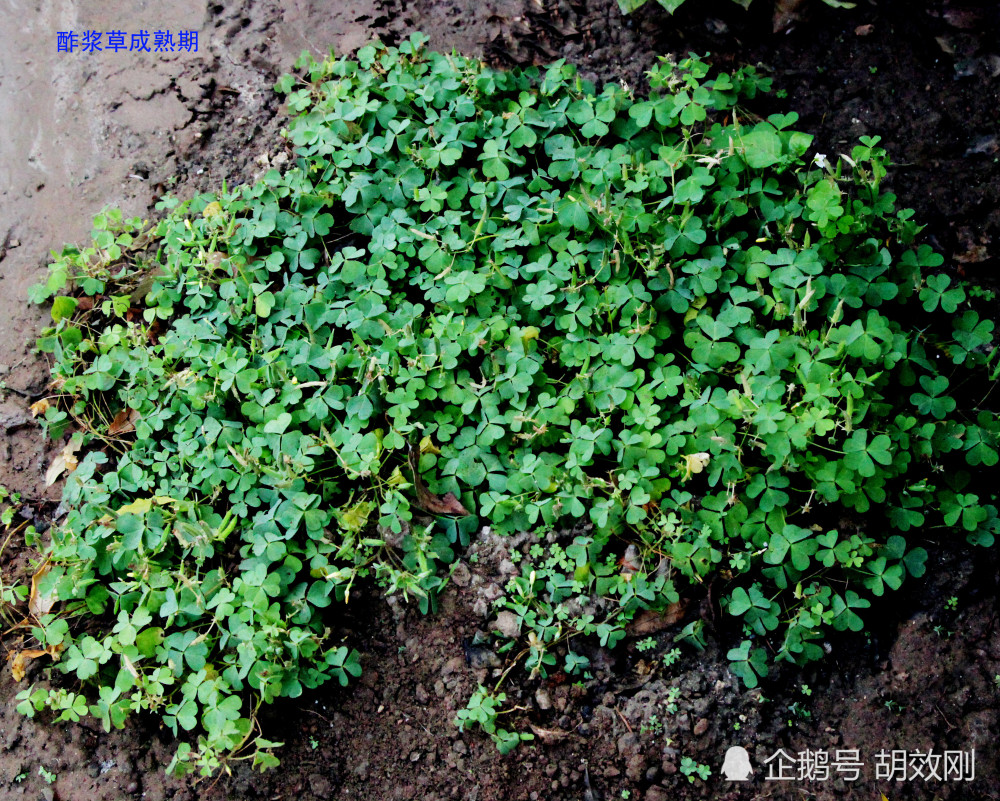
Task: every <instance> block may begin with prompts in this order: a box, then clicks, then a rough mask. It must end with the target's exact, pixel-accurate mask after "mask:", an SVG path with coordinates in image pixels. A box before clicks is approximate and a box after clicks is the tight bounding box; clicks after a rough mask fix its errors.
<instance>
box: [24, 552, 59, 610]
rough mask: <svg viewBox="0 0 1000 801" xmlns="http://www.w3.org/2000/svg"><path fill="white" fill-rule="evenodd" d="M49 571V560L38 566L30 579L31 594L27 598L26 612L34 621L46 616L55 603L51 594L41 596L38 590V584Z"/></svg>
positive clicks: (50, 567)
mask: <svg viewBox="0 0 1000 801" xmlns="http://www.w3.org/2000/svg"><path fill="white" fill-rule="evenodd" d="M51 569H52V565H51V564H50V563H49V560H48V559H46V560H45V561H44V562H42V564H41V565H40V566H39V568H38V570H36V571H35V575H33V576H32V577H31V594H30V595H29V596H28V612H29V613H30V614H31V616H32V617H34V618H35V619H36V620H37V619H38V618H40V617H41V616H42V615H47V614H48V613H49V612H50V611H51V610H52V605H53V604H54V603H55V602H56V599H55V596H54V595H53V594H52V593H47V594H45V595H42V593H41V592H40V591H39V589H38V584H39V582H40V581H41V580H42V579H43V578H45V576H46V575H47V574H48V572H49V570H51Z"/></svg>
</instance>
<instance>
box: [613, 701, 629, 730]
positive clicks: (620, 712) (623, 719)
mask: <svg viewBox="0 0 1000 801" xmlns="http://www.w3.org/2000/svg"><path fill="white" fill-rule="evenodd" d="M615 712H617V713H618V717H620V718H621V719H622V723H624V724H625V728H626V729H628V731H629V734H631V733H632V726H631V725H630V724H629V722H628V721H627V720H626V719H625V716H624V715H623V714H622V711H621V710H620V709H619V708H618V707H615Z"/></svg>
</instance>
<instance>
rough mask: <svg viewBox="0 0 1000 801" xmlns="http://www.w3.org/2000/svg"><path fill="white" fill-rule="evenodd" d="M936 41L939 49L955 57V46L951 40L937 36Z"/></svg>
mask: <svg viewBox="0 0 1000 801" xmlns="http://www.w3.org/2000/svg"><path fill="white" fill-rule="evenodd" d="M934 41H935V42H937V43H938V47H940V48H941V50H942V51H943V52H945V53H947V54H948V55H949V56H953V55H955V46H954V45H953V44H952V43H951V40H950V39H948V37H947V36H935V37H934Z"/></svg>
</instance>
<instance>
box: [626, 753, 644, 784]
mask: <svg viewBox="0 0 1000 801" xmlns="http://www.w3.org/2000/svg"><path fill="white" fill-rule="evenodd" d="M645 773H646V758H645V757H644V756H643V755H642V754H635V755H633V756H630V757H629V758H628V762H627V763H626V764H625V775H626V776H627V777H628V779H629V781H633V782H638V781H641V780H642V777H643V776H644V775H645Z"/></svg>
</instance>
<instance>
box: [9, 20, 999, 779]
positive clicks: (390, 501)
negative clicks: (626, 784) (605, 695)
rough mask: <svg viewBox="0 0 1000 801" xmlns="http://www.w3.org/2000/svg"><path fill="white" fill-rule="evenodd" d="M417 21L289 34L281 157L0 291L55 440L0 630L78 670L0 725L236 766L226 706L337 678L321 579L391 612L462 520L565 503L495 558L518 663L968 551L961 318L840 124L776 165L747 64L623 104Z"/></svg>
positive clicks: (878, 167) (854, 612)
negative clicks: (41, 521) (27, 551)
mask: <svg viewBox="0 0 1000 801" xmlns="http://www.w3.org/2000/svg"><path fill="white" fill-rule="evenodd" d="M425 42H426V38H425V37H423V36H419V35H418V36H414V37H412V38H411V39H410V40H408V41H406V42H404V43H403V44H402V45H401V46H400V47H399V48H387V47H384V46H381V45H374V46H368V47H364V48H362V49H361V50H360V51H359V52H358V53H357V56H356V59H354V60H346V59H341V60H335V59H333V58H330V59H327V60H325V61H323V62H320V63H317V62H315V61H313V60H312V59H311V58H308V57H304V58H303V60H302V61H301V62H300V65H299V66H300V67H301V68H303V70H304V78H296V77H293V76H285V77H284V78H282V79H281V81H280V82H279V83H278V86H277V88H278V90H279V91H280V92H282V93H284V94H285V95H286V96H287V104H288V108H289V110H290V112H291V113H292V115H294V116H293V119H292V120H291V122H290V124H289V126H288V129H287V132H286V136H287V139H288V142H289V145H290V146H292V147H293V148H294V154H295V159H294V166H293V167H292V168H291V169H289V170H288V171H287V172H285V173H284V174H279V173H278V172H277V171H274V170H272V171H270V172H268V173H267V174H265V175H264V176H263V177H262V178H261V179H260V180H258V181H256V182H255V183H253V184H251V185H247V186H240V187H236V188H231V189H230V188H224V189H223V191H222V192H221V193H218V194H214V195H201V196H198V197H195V198H194V199H192V200H189V201H186V202H178V201H176V200H172V199H166V200H164V201H162V202H161V204H160V208H162V209H164V210H165V211H166V214H165V217H164V218H163V219H162V221H160V222H159V223H156V224H153V225H149V224H147V223H144V222H143V221H141V220H125V219H123V218H122V217H121V215H120V214H117V213H109V214H106V215H101V216H100V217H98V219H97V221H96V225H95V228H96V230H95V233H94V241H93V244H92V246H91V247H88V248H85V249H82V250H78V249H73V248H68V249H65V250H64V251H63V252H62V254H61V255H59V256H58V257H57V258H56V260H55V262H54V263H53V264H52V265H51V267H50V274H49V278H48V282H47V283H46V284H45V285H44V286H41V287H39V288H37V289H36V291H35V292H34V294H33V296H32V299H33V300H34V301H36V302H43V301H46V300H47V299H48V298H50V297H52V296H53V295H59V296H58V297H56V298H55V300H54V301H53V306H52V316H53V319H54V326H53V327H52V328H51V329H50V330H48V331H46V332H45V333H44V335H43V337H42V339H41V341H40V345H41V348H42V350H44V351H45V352H47V353H50V354H51V355H52V360H53V367H52V378H53V384H52V386H53V387H54V389H53V395H52V396H51V397H50V398H49V399H48V408H47V409H45V410H44V421H45V424H46V425H47V426H48V429H49V431H50V433H52V434H53V435H54V436H56V437H66V436H67V435H68V436H69V437H70V440H69V443H68V445H67V446H66V449H65V450H64V452H63V453H64V456H63V458H64V462H65V463H66V467H67V469H69V468H70V467H72V466H73V465H74V464H76V465H77V466H76V468H75V470H73V471H72V472H69V473H68V477H67V480H66V487H65V491H64V502H65V505H66V508H67V509H68V510H69V511H68V514H67V516H66V518H65V520H64V521H62V522H61V523H60V524H59V525H58V526H57V527H55V528H54V529H53V530H52V533H51V544H50V545H49V546H48V547H47V549H46V551H45V554H44V559H45V561H44V564H43V565H42V566H41V568H40V569H39V571H38V574H37V575H36V577H35V581H34V582H33V583H34V585H35V586H34V588H33V597H34V598H35V600H36V603H34V605H33V606H32V609H33V610H34V611H33V612H32V613H31V619H30V621H29V623H28V625H29V626H30V629H31V632H32V634H33V635H34V637H35V638H36V639H37V640H38V643H39V650H41V649H47V650H46V653H47V654H48V655H49V656H55V657H58V662H57V663H56V666H57V668H58V669H59V670H61V671H62V672H63V673H65V674H67V676H68V678H70V679H75V680H77V681H78V682H79V684H76V683H74V684H72V685H71V687H70V688H64V689H60V690H50V689H45V688H33V689H29V690H26V691H25V692H23V693H21V695H20V696H18V697H19V699H20V701H21V706H20V709H22V711H24V712H25V713H27V714H29V715H31V714H35V713H36V712H38V711H41V710H46V709H50V710H54V711H55V712H57V713H58V717H60V718H63V719H75V718H77V717H79V716H80V715H84V714H89V715H93V716H94V717H96V718H98V719H100V720H101V721H102V722H103V724H104V726H105V727H106V728H110V727H120V726H122V725H123V724H124V722H125V720H126V719H127V718H128V717H129V716H130V715H132V714H133V713H136V712H149V713H152V714H154V715H156V716H157V717H158V718H159V719H160V720H162V722H163V723H164V724H165V725H166V726H167V727H168V728H169V729H170V730H171V731H173V732H174V733H175V734H177V735H178V736H180V735H182V734H184V733H186V732H190V733H191V734H190V735H188V736H186V737H184V738H183V740H182V743H181V745H180V746H179V749H178V751H177V754H176V756H175V758H174V760H173V762H172V764H171V766H170V768H171V770H172V771H175V772H180V773H183V772H185V771H189V770H195V771H198V772H200V773H201V774H204V775H208V774H211V773H212V772H213V771H215V770H216V769H217V768H218V767H219V766H220V765H223V766H225V767H226V768H227V769H228V766H229V764H230V762H231V761H232V760H235V759H241V758H247V759H252V760H253V762H254V764H255V765H257V766H259V767H261V768H264V767H267V766H270V765H274V764H276V761H277V760H276V758H275V756H274V753H273V750H274V747H275V746H276V745H278V744H277V743H274V742H272V741H270V740H267V739H265V737H264V735H263V733H262V732H261V731H260V729H259V727H258V725H257V723H256V715H255V712H256V710H257V709H258V708H259V705H260V704H261V703H266V702H271V701H273V700H275V699H276V698H279V697H292V698H294V697H297V696H299V695H300V694H302V693H303V692H304V691H305V690H306V689H308V688H314V687H317V686H319V685H321V684H323V683H324V682H327V681H329V680H331V679H334V680H337V681H339V682H341V683H345V682H347V680H348V679H349V677H350V676H352V675H357V674H358V672H359V669H360V668H359V657H358V654H357V652H356V651H354V650H353V649H352V648H351V647H350V646H349V645H348V644H346V643H344V642H341V640H340V639H339V638H338V636H337V634H336V631H337V628H336V609H337V608H338V607H340V606H342V605H343V604H345V603H349V602H350V601H351V600H353V599H354V598H356V596H357V593H358V592H359V591H360V587H361V586H362V584H365V585H366V586H367V585H368V584H370V583H371V581H372V580H374V581H375V582H377V584H378V585H379V586H381V587H383V588H384V590H385V591H386V592H388V593H395V592H399V593H403V594H405V596H406V597H408V598H413V599H414V600H415V601H416V602H418V603H420V605H421V606H422V608H423V609H424V610H429V609H431V608H432V607H433V603H434V597H435V594H436V593H437V592H438V590H439V589H440V587H441V586H442V585H443V583H444V582H445V581H446V580H447V571H446V568H447V566H448V565H449V564H451V563H453V561H454V559H455V558H456V556H455V554H456V550H457V549H458V548H461V547H462V546H465V545H466V544H467V543H468V542H469V539H470V535H471V534H473V533H474V532H475V531H476V530H477V528H478V526H480V525H482V524H489V525H490V526H491V527H492V528H493V529H494V531H497V532H503V533H514V532H527V531H532V530H545V529H551V530H552V531H554V532H559V531H574V532H576V533H575V534H573V535H572V536H571V537H570V541H563V542H562V543H560V542H559V541H558V536H557V537H556V540H555V541H553V546H554V547H550V546H548V545H547V546H546V547H544V548H541V549H536V550H533V551H530V552H529V553H528V554H527V558H525V559H523V560H522V566H523V568H524V569H523V571H522V575H521V576H520V577H519V578H518V580H517V581H515V582H513V583H512V585H511V586H510V588H509V590H510V595H509V596H508V601H509V604H510V607H509V608H510V609H512V610H514V611H515V612H516V614H517V615H520V618H519V620H520V621H522V622H525V623H526V624H527V628H528V629H529V632H528V640H529V645H528V648H527V649H525V651H524V653H526V655H525V657H524V659H525V664H526V665H527V667H528V668H529V669H531V670H532V671H533V672H543V671H546V670H549V671H551V670H560V669H561V670H565V671H567V672H573V671H579V670H581V669H583V668H585V663H586V659H585V658H584V657H582V656H580V655H578V654H576V653H575V652H574V651H573V650H572V648H571V647H570V646H571V645H572V639H573V638H574V637H575V638H579V637H594V638H596V639H598V640H599V641H600V642H602V643H604V644H606V645H609V646H610V645H613V644H614V643H615V642H616V641H617V640H619V639H621V637H622V635H623V630H624V625H625V623H626V622H627V621H628V619H629V618H630V617H631V616H632V615H634V614H635V612H636V611H637V610H639V609H642V608H652V609H664V608H666V607H667V606H668V605H670V604H671V603H673V602H675V601H676V600H677V599H678V598H679V596H680V595H681V594H682V593H685V594H689V593H691V592H692V591H693V590H692V588H693V587H696V585H699V584H705V583H708V582H714V587H715V588H716V594H715V597H717V598H722V605H723V608H724V610H725V611H726V612H727V614H728V618H729V619H731V620H732V622H733V624H734V625H733V627H732V630H733V632H735V638H731V640H730V642H731V644H732V645H733V647H732V650H731V651H730V653H729V656H730V659H731V660H732V665H733V670H734V672H735V673H736V674H737V675H739V676H741V677H742V679H743V681H744V682H745V683H746V685H747V686H748V687H752V686H754V685H756V684H757V682H758V680H759V678H760V677H761V676H763V675H765V674H766V672H767V670H768V667H767V666H768V663H770V662H771V661H773V660H787V661H790V662H795V663H804V662H807V661H809V660H812V659H817V658H819V657H820V656H821V655H822V654H823V649H822V647H821V645H820V641H821V640H822V638H823V637H824V632H825V631H828V630H831V629H835V630H858V629H860V628H861V627H862V626H863V618H862V614H863V612H864V609H865V608H866V607H868V605H869V603H870V598H871V597H872V596H878V595H881V594H882V593H883V592H884V591H885V590H886V589H895V588H897V587H899V586H900V584H901V582H902V581H903V579H904V576H905V575H907V574H911V575H917V576H919V575H920V574H922V573H923V572H924V570H925V560H926V553H925V551H924V550H922V549H921V548H919V547H911V545H910V544H909V543H908V542H907V539H908V538H909V539H912V538H913V537H914V536H915V535H917V534H918V533H920V536H938V537H939V538H940V539H948V538H952V539H955V538H958V539H961V538H962V537H965V538H966V539H968V540H969V541H970V542H972V543H974V544H976V545H983V546H986V545H989V544H991V543H992V541H993V538H994V535H995V533H996V530H997V525H998V524H997V510H996V508H995V506H994V505H993V498H992V497H987V496H986V494H984V492H983V491H980V490H978V489H975V487H974V485H973V483H972V482H973V479H974V475H973V472H974V469H975V468H978V467H980V466H984V465H985V466H992V465H995V464H996V463H997V460H998V456H997V436H998V431H1000V424H998V420H997V416H996V414H995V413H994V412H992V411H990V410H987V409H985V408H981V405H982V403H983V400H982V399H983V397H984V396H985V394H986V388H985V387H986V384H987V381H988V380H991V379H995V378H996V368H995V361H996V359H995V355H996V351H994V350H991V347H992V345H991V335H992V330H993V324H992V323H991V322H989V321H987V320H983V319H981V318H980V316H979V312H978V311H977V310H976V309H975V308H973V307H972V303H971V301H970V298H969V297H967V295H966V292H965V290H964V289H963V288H962V286H961V285H960V284H957V283H955V282H953V281H952V279H951V278H950V277H949V276H947V275H946V274H944V273H942V272H941V271H940V269H939V268H940V267H941V265H942V259H941V257H940V256H938V255H937V254H935V253H934V252H932V251H931V250H930V249H929V248H927V247H925V246H920V247H914V246H913V242H914V236H915V234H916V233H917V231H918V227H917V226H916V225H915V224H914V222H913V221H912V219H911V213H910V212H909V211H901V212H897V211H896V209H895V206H894V198H893V196H892V195H889V194H886V193H883V192H882V191H881V189H880V183H881V181H882V179H883V177H884V176H885V164H886V159H885V154H884V153H883V151H882V150H881V149H880V148H879V147H878V140H877V139H875V138H871V139H863V140H862V143H861V144H860V145H858V146H857V147H855V148H854V149H853V151H852V152H851V154H850V156H849V157H848V156H844V157H842V158H840V159H839V160H837V161H836V163H835V164H834V163H828V161H827V160H826V159H824V158H821V157H816V158H814V159H813V160H812V161H810V160H809V159H808V156H807V152H808V150H809V147H810V144H811V138H810V137H809V136H808V135H806V134H804V133H800V132H797V131H795V130H794V128H793V127H792V126H793V125H794V124H795V121H796V117H795V115H794V114H775V115H772V116H770V117H768V118H767V119H760V118H758V117H755V116H753V115H752V114H751V113H749V112H747V111H744V110H743V109H742V108H741V106H740V103H741V101H743V100H744V99H751V98H754V97H755V96H756V95H757V94H758V93H759V92H761V91H764V90H766V89H767V87H768V83H769V82H768V80H767V79H766V78H764V77H762V76H761V75H760V74H758V73H757V72H756V71H755V70H753V69H751V68H746V69H741V70H738V71H736V72H735V73H733V74H719V75H715V76H714V77H709V68H708V66H707V65H706V64H705V63H703V62H702V61H701V60H699V59H697V58H693V57H692V58H688V59H685V60H682V61H680V62H679V63H674V62H673V61H671V60H669V59H663V60H662V61H661V62H660V63H659V64H658V65H657V66H656V67H655V68H654V69H652V70H651V71H650V73H649V79H650V85H651V93H650V96H649V97H645V98H639V97H635V96H634V94H633V92H632V91H631V90H629V89H628V88H627V87H625V86H621V85H609V86H607V87H605V88H604V90H603V91H602V92H601V93H600V94H597V93H596V92H595V89H594V87H593V86H592V85H591V84H590V83H588V82H586V81H583V80H581V79H580V78H579V77H578V76H577V74H576V72H575V70H574V69H573V67H571V66H569V65H567V64H565V63H562V62H557V63H556V64H554V65H553V66H551V67H550V68H548V69H547V70H542V71H539V70H537V69H527V70H514V71H511V72H495V71H492V70H490V69H487V68H486V67H484V65H483V64H481V63H480V62H478V61H474V60H470V59H467V58H462V57H459V56H455V55H442V54H438V53H431V52H427V51H426V50H425V49H424V43H425ZM991 372H992V374H991ZM77 463H78V464H77ZM932 532H939V534H933V533H932ZM591 598H598V599H600V600H601V603H600V604H597V605H596V606H593V608H592V609H590V610H588V608H587V601H588V599H591ZM38 599H45V602H44V603H38V602H37V601H38ZM564 602H565V603H564ZM574 603H575V606H574V605H573V604H574ZM727 636H730V635H727ZM557 653H558V654H559V655H560V656H561V659H560V660H558V661H557V660H556V654H557ZM476 699H477V701H476V703H475V704H474V707H475V708H474V709H473V708H470V710H468V711H467V713H466V714H465V716H464V717H463V718H462V720H461V721H460V722H461V723H462V725H466V724H471V723H476V722H478V723H481V724H482V723H484V722H485V724H486V725H488V727H490V730H491V733H493V734H494V735H495V737H496V738H497V739H498V742H499V743H500V744H501V745H502V747H504V748H507V747H509V746H510V745H511V743H512V742H513V741H516V740H517V739H520V737H519V736H518V735H516V734H511V733H510V732H509V731H507V730H505V729H503V728H502V727H501V728H497V725H496V723H497V718H498V716H499V715H501V714H505V713H504V711H503V710H501V709H500V704H501V702H502V700H503V699H502V697H501V695H500V694H498V693H496V692H494V691H486V690H483V691H480V692H479V693H477V695H476Z"/></svg>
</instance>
